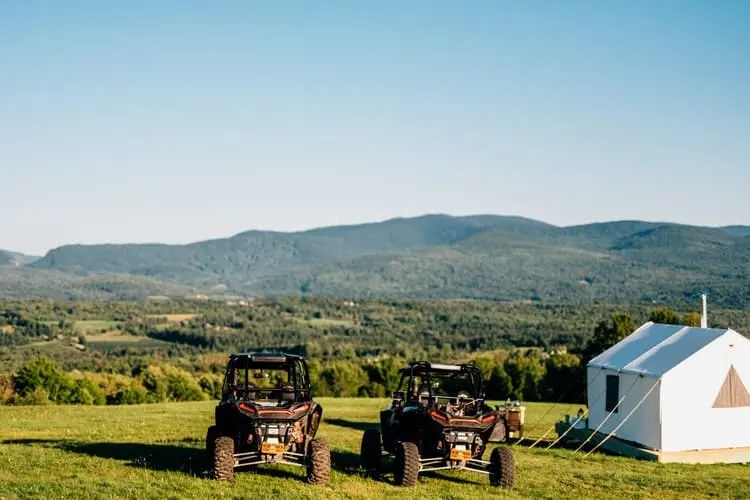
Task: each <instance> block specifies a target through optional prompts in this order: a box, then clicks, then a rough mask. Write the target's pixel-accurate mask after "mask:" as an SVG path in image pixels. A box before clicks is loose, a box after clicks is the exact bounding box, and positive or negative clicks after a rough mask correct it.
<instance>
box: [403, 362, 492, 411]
mask: <svg viewBox="0 0 750 500" xmlns="http://www.w3.org/2000/svg"><path fill="white" fill-rule="evenodd" d="M399 373H400V374H401V380H400V381H399V384H398V388H397V389H396V391H395V392H394V393H393V396H394V399H402V400H407V401H415V400H416V401H420V402H422V401H423V400H424V399H427V402H428V404H430V403H434V402H436V401H437V400H438V399H449V400H456V399H459V398H461V399H469V400H474V401H483V400H484V383H483V381H482V373H481V371H480V370H479V367H477V366H476V365H475V364H474V363H469V364H460V365H448V364H439V363H430V362H428V361H417V362H413V363H411V364H409V366H406V367H404V368H401V369H400V370H399ZM417 379H422V380H421V382H422V383H421V384H420V385H419V386H417V383H416V380H417ZM441 380H443V381H449V382H456V383H457V384H456V385H457V386H458V387H460V389H458V390H456V392H455V394H454V395H435V394H434V389H435V385H434V383H433V382H434V381H438V384H439V381H441ZM404 382H406V386H405V387H404ZM425 389H426V391H425ZM425 392H426V393H425ZM462 393H465V394H462Z"/></svg>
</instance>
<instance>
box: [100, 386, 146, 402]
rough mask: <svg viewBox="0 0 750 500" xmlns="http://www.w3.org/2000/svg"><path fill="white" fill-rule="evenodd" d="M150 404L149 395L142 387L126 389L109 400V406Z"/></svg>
mask: <svg viewBox="0 0 750 500" xmlns="http://www.w3.org/2000/svg"><path fill="white" fill-rule="evenodd" d="M147 402H148V393H147V392H146V389H144V388H143V387H141V386H140V385H133V386H131V387H125V388H124V389H121V390H120V391H118V392H117V393H116V394H115V395H113V396H111V397H109V398H107V403H108V404H113V405H138V404H143V403H147Z"/></svg>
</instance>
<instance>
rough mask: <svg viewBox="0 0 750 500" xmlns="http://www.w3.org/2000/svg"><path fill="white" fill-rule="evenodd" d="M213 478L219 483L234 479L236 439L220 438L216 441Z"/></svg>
mask: <svg viewBox="0 0 750 500" xmlns="http://www.w3.org/2000/svg"><path fill="white" fill-rule="evenodd" d="M213 455H214V456H213V459H214V467H213V478H214V479H216V480H218V481H232V480H233V479H234V439H232V438H230V437H228V436H220V437H218V438H216V440H215V441H214V453H213Z"/></svg>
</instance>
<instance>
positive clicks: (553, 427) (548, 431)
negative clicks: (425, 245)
mask: <svg viewBox="0 0 750 500" xmlns="http://www.w3.org/2000/svg"><path fill="white" fill-rule="evenodd" d="M603 371H604V370H599V371H598V372H596V375H595V376H594V378H593V379H591V383H592V384H593V383H594V381H596V379H597V378H598V377H599V375H600V374H601V373H602V372H603ZM588 385H589V384H588V382H587V383H586V386H588ZM586 391H587V387H584V388H583V392H581V396H585V395H586ZM600 396H601V394H600ZM561 399H562V398H561ZM597 399H598V398H597ZM571 406H573V407H575V406H577V405H576V404H573V405H571ZM587 406H588V405H587ZM551 409H552V408H550V410H551ZM584 413H585V412H584ZM548 414H549V411H548V412H547V413H545V415H544V416H547V415H548ZM580 419H581V417H579V418H578V420H580ZM540 421H541V419H540ZM576 423H578V421H576ZM555 425H557V424H556V423H555V424H552V425H551V426H550V427H549V429H547V430H546V431H545V432H544V434H542V437H540V438H539V439H537V440H536V441H534V443H533V444H532V445H531V446H529V449H531V448H533V447H535V446H536V445H538V444H539V443H540V442H541V441H542V439H544V438H545V437H547V434H549V433H550V431H552V430H554V429H555ZM573 425H575V424H573ZM568 430H570V429H568ZM567 432H568V431H566V433H567ZM557 441H559V439H558V440H557ZM557 441H555V443H557ZM519 442H520V441H519ZM555 443H553V444H555ZM547 449H549V448H547Z"/></svg>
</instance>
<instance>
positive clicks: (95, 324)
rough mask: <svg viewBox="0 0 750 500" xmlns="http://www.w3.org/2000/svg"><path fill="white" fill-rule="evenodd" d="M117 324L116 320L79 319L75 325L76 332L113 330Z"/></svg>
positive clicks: (89, 332) (90, 332)
mask: <svg viewBox="0 0 750 500" xmlns="http://www.w3.org/2000/svg"><path fill="white" fill-rule="evenodd" d="M115 325H117V323H116V322H115V321H107V320H98V319H97V320H78V321H76V322H75V324H74V325H73V331H74V332H75V333H88V334H92V333H99V332H101V331H103V330H111V329H113V328H114V327H115Z"/></svg>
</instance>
